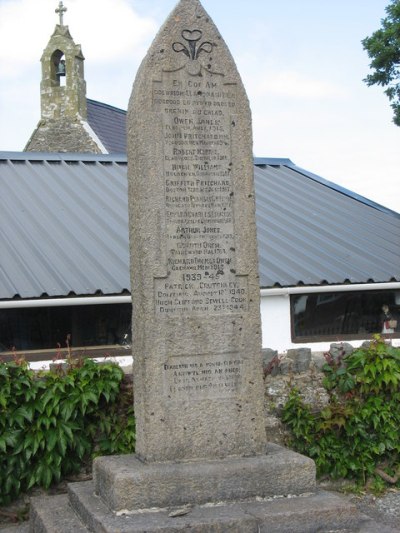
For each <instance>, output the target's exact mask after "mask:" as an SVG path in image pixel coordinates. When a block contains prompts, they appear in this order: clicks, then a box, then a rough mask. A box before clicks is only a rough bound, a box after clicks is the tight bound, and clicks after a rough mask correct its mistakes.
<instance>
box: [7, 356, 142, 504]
mask: <svg viewBox="0 0 400 533" xmlns="http://www.w3.org/2000/svg"><path fill="white" fill-rule="evenodd" d="M122 378H123V372H122V370H121V369H120V368H119V366H118V365H116V364H113V363H102V364H97V363H95V362H93V361H92V360H91V359H86V360H84V361H82V362H81V363H80V364H70V365H69V366H68V369H67V370H66V371H61V370H59V371H57V370H56V371H52V372H45V373H42V374H41V375H39V376H37V375H36V374H35V373H34V372H33V371H31V370H29V368H28V366H27V364H26V363H25V362H23V361H17V362H12V363H0V505H4V504H7V503H9V502H10V501H12V500H13V499H15V498H16V497H17V496H18V495H19V493H20V492H22V491H26V490H28V489H30V488H31V487H33V486H35V485H39V486H42V487H44V488H48V487H50V485H51V484H52V483H54V482H58V481H60V480H61V479H62V478H63V477H65V476H67V475H70V474H73V473H77V472H79V470H80V469H81V468H82V465H83V464H84V463H85V462H86V461H88V460H89V459H90V458H92V457H93V456H95V455H100V454H101V455H106V454H111V453H129V452H133V451H134V445H135V428H134V417H133V403H132V399H131V397H130V396H131V395H130V394H128V393H126V392H123V391H121V390H120V389H121V383H122Z"/></svg>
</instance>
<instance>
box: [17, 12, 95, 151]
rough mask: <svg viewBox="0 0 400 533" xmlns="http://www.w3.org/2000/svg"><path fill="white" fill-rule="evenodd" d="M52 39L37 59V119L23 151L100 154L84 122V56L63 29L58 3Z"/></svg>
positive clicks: (90, 129)
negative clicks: (38, 93) (38, 61)
mask: <svg viewBox="0 0 400 533" xmlns="http://www.w3.org/2000/svg"><path fill="white" fill-rule="evenodd" d="M55 11H56V13H57V14H58V15H59V24H57V25H56V27H55V30H54V32H53V35H52V36H51V37H50V40H49V42H48V44H47V46H46V48H45V49H44V51H43V55H42V57H41V64H42V81H41V83H40V108H41V118H40V121H39V124H38V126H37V128H36V129H35V131H34V132H33V134H32V136H31V138H30V139H29V141H28V143H27V145H26V147H25V151H28V152H38V151H41V152H91V153H102V152H104V151H105V150H104V147H103V146H102V144H101V142H100V141H99V139H98V138H97V136H96V134H95V133H94V132H93V130H92V128H91V127H90V126H89V124H88V122H87V101H86V82H85V78H84V67H83V63H84V60H85V58H84V56H83V54H82V49H81V46H80V45H79V44H75V42H74V40H73V38H72V36H71V34H70V32H69V28H68V26H66V25H64V13H65V12H66V11H67V8H66V7H64V5H63V3H62V2H61V1H60V2H59V6H58V8H57V9H56V10H55Z"/></svg>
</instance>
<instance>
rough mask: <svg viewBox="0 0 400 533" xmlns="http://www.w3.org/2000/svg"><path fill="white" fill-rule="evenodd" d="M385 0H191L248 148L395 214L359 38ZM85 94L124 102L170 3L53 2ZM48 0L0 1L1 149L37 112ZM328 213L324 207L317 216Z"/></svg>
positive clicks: (381, 120) (50, 23) (390, 144)
mask: <svg viewBox="0 0 400 533" xmlns="http://www.w3.org/2000/svg"><path fill="white" fill-rule="evenodd" d="M388 3H389V0H334V1H332V0H280V1H277V0H247V1H239V0H202V4H203V6H204V8H205V9H206V11H207V12H208V14H209V15H210V16H211V18H212V19H213V21H214V22H215V24H216V25H217V27H218V29H219V30H220V32H221V34H222V36H223V38H224V40H225V41H226V43H227V45H228V47H229V48H230V50H231V53H232V55H233V57H234V58H235V61H236V64H237V67H238V70H239V72H240V75H241V77H242V79H243V83H244V85H245V88H246V91H247V94H248V97H249V100H250V106H251V110H252V115H253V137H254V155H255V156H258V157H285V158H289V159H291V160H292V161H293V162H294V163H295V164H296V165H298V166H299V167H301V168H304V169H307V170H308V171H311V172H313V173H315V174H317V175H319V176H322V177H323V178H325V179H326V180H329V181H332V182H334V183H336V184H338V185H340V186H342V187H345V188H347V189H350V190H351V191H354V192H356V193H358V194H360V195H362V196H365V197H366V198H368V199H370V200H373V201H375V202H377V203H379V204H382V205H384V206H386V207H388V208H390V209H392V210H394V211H397V212H400V180H399V174H400V146H399V144H400V143H399V141H400V128H399V127H398V126H395V125H394V124H393V122H392V111H391V108H390V105H389V101H388V99H387V97H386V96H385V95H384V94H383V89H382V88H380V87H367V85H366V84H365V83H364V82H363V81H362V80H363V79H364V78H365V77H366V75H367V74H368V73H369V72H370V70H369V63H370V59H369V58H368V55H367V53H366V52H365V51H364V50H363V48H362V45H361V40H362V39H363V38H364V37H366V36H369V35H371V33H373V32H374V31H375V30H377V29H378V28H379V26H380V21H381V19H382V18H383V17H384V16H385V7H386V5H387V4H388ZM64 5H65V6H66V7H67V10H68V11H67V12H66V13H65V15H64V24H66V25H68V26H69V29H70V33H71V35H72V37H73V39H74V41H75V43H79V44H81V45H82V50H83V54H84V56H85V58H86V60H85V78H86V83H87V96H88V97H89V98H91V99H94V100H98V101H101V102H105V103H107V104H110V105H113V106H116V107H119V108H122V109H126V108H127V105H128V100H129V96H130V93H131V90H132V84H133V81H134V78H135V75H136V71H137V69H138V66H139V65H140V62H141V60H142V59H143V57H144V55H145V54H146V51H147V49H148V47H149V46H150V44H151V42H152V40H153V38H154V37H155V35H156V33H157V31H158V29H159V27H160V26H161V24H162V23H163V22H164V21H165V19H166V18H167V16H168V14H169V13H170V12H171V11H172V9H173V8H174V7H175V5H176V1H175V0H64ZM57 6H58V0H57V1H56V0H0V151H22V150H23V149H24V146H25V144H26V143H27V141H28V139H29V137H30V135H31V133H32V132H33V130H34V128H35V127H36V124H37V122H38V121H39V118H40V78H41V67H40V57H41V54H42V52H43V50H44V48H45V47H46V45H47V43H48V40H49V38H50V35H51V34H52V33H53V30H54V27H55V24H57V23H58V16H57V15H56V13H55V9H56V8H57ZM327 216H329V213H327Z"/></svg>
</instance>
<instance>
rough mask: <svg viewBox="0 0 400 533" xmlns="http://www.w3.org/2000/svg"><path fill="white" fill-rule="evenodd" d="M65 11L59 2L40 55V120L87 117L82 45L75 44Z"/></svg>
mask: <svg viewBox="0 0 400 533" xmlns="http://www.w3.org/2000/svg"><path fill="white" fill-rule="evenodd" d="M66 11H67V8H66V7H64V6H63V3H62V2H60V3H59V6H58V8H57V9H56V13H58V15H59V17H60V23H59V24H57V25H56V27H55V30H54V33H53V35H52V36H51V38H50V41H49V43H48V45H47V47H46V48H45V50H44V52H43V55H42V58H41V63H42V82H41V84H40V96H41V116H42V118H43V119H57V118H60V117H71V118H75V117H77V116H79V117H81V118H83V119H85V120H86V115H87V110H86V82H85V78H84V70H83V62H84V60H85V58H84V57H83V54H82V49H81V46H80V45H79V44H75V43H74V40H73V39H72V37H71V34H70V32H69V28H68V26H65V25H64V13H65V12H66Z"/></svg>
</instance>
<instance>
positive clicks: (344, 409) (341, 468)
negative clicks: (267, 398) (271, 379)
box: [283, 336, 400, 484]
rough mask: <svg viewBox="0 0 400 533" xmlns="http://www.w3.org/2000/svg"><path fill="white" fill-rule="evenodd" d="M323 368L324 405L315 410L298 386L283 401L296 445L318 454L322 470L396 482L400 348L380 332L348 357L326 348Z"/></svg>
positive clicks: (311, 454) (333, 474)
mask: <svg viewBox="0 0 400 533" xmlns="http://www.w3.org/2000/svg"><path fill="white" fill-rule="evenodd" d="M323 370H324V372H325V378H324V387H325V388H326V390H327V391H328V393H329V402H328V404H327V405H326V406H325V407H324V408H323V409H321V410H318V411H313V410H312V408H311V407H310V406H309V405H306V404H305V403H304V401H303V400H302V398H301V396H300V394H299V392H298V391H297V390H295V389H294V390H292V391H291V394H290V397H289V399H288V401H287V403H286V404H285V407H284V410H283V421H284V422H285V423H286V424H287V425H288V427H289V428H290V430H291V433H292V441H291V444H292V446H293V447H294V448H295V449H296V450H297V451H299V452H301V453H304V454H306V455H308V456H309V457H311V458H313V459H314V460H315V463H316V466H317V472H318V474H319V475H322V474H327V475H329V476H331V477H332V478H353V479H355V480H357V481H359V482H363V483H365V482H366V481H367V480H371V479H372V480H373V479H374V478H375V479H379V481H381V482H382V483H383V481H382V480H384V481H385V482H389V483H392V484H395V483H398V481H399V477H400V429H399V428H400V348H394V347H392V346H390V345H387V344H386V343H385V342H384V340H382V339H381V338H380V337H379V336H376V337H375V338H374V340H373V341H372V342H371V343H370V346H369V347H363V348H360V349H357V350H355V351H354V352H353V353H352V354H350V355H349V356H347V357H344V358H339V359H338V360H336V361H335V360H333V358H332V357H330V356H329V354H327V364H326V365H325V366H324V369H323Z"/></svg>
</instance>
